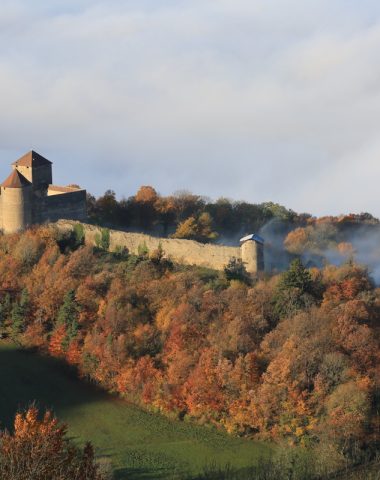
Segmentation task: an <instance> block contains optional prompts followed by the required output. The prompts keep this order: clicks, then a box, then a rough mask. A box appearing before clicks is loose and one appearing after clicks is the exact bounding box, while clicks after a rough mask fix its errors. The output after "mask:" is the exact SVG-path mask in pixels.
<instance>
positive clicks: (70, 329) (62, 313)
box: [57, 290, 80, 348]
mask: <svg viewBox="0 0 380 480" xmlns="http://www.w3.org/2000/svg"><path fill="white" fill-rule="evenodd" d="M79 312H80V308H79V305H78V302H77V300H76V297H75V291H74V290H69V291H68V292H67V293H66V295H65V298H64V299H63V304H62V306H61V308H60V309H59V312H58V316H57V326H59V325H65V326H66V332H67V334H66V337H65V340H64V345H62V346H63V347H64V348H65V347H66V348H67V347H68V346H69V344H70V342H71V340H73V339H74V338H75V337H76V336H77V335H78V330H79V323H78V318H79Z"/></svg>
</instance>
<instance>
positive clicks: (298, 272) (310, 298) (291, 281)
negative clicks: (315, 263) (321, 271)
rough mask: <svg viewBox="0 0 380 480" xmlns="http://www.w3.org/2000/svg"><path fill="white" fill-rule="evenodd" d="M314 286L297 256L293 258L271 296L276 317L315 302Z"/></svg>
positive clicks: (287, 314)
mask: <svg viewBox="0 0 380 480" xmlns="http://www.w3.org/2000/svg"><path fill="white" fill-rule="evenodd" d="M315 292H316V286H315V285H314V282H313V279H312V278H311V275H310V272H309V271H308V270H307V269H306V268H305V267H304V265H303V263H302V262H301V260H300V259H299V258H297V259H295V260H293V262H292V263H291V264H290V267H289V270H287V271H286V272H284V273H283V274H282V277H281V280H280V282H279V284H278V286H277V291H276V293H275V295H274V298H273V304H274V311H275V313H276V315H277V317H278V318H281V317H286V316H289V315H292V314H294V313H295V312H296V311H298V310H301V309H305V308H308V307H310V306H311V305H313V304H315V300H316V299H315Z"/></svg>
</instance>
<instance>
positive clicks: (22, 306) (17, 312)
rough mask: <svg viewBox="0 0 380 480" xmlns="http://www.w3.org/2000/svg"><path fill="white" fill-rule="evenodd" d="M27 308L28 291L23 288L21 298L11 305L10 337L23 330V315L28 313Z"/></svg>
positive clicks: (15, 336) (14, 336)
mask: <svg viewBox="0 0 380 480" xmlns="http://www.w3.org/2000/svg"><path fill="white" fill-rule="evenodd" d="M28 310H29V293H28V291H27V290H26V289H24V290H23V291H22V293H21V298H20V300H19V301H18V302H16V303H15V304H14V305H13V308H12V313H11V320H12V323H11V335H12V338H17V336H18V335H19V334H20V333H21V332H22V331H23V328H24V323H25V317H26V316H27V315H28Z"/></svg>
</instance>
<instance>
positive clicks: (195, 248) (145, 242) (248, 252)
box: [55, 220, 264, 274]
mask: <svg viewBox="0 0 380 480" xmlns="http://www.w3.org/2000/svg"><path fill="white" fill-rule="evenodd" d="M76 223H78V222H72V221H65V220H60V221H59V222H57V223H56V224H55V225H56V226H57V228H58V229H59V230H60V231H62V232H65V231H66V232H67V231H70V230H74V227H75V225H76ZM82 226H83V228H84V232H85V243H86V245H94V246H95V245H96V237H97V236H98V237H99V236H100V235H101V230H102V229H101V228H100V227H96V226H93V225H88V224H83V223H82ZM109 232H110V250H111V251H116V250H117V249H118V248H120V247H122V248H126V249H128V251H129V252H130V253H133V254H138V253H139V247H140V248H141V247H146V248H147V249H148V250H149V251H150V252H152V251H154V250H156V249H158V248H159V247H160V246H161V248H162V249H163V251H164V253H165V256H166V257H170V258H171V259H172V260H173V261H175V262H177V263H180V264H185V265H198V266H202V267H209V268H213V269H215V270H223V269H224V267H225V266H226V265H227V264H228V263H229V262H230V260H231V259H232V258H236V259H241V260H242V261H243V262H244V264H245V267H246V270H247V271H248V272H249V273H252V274H255V273H257V272H260V271H263V270H264V240H263V239H262V238H261V237H259V236H258V235H248V236H247V237H244V238H242V239H241V246H240V247H239V246H238V247H229V246H223V245H213V244H209V243H206V244H203V243H198V242H195V241H193V240H178V239H169V238H157V237H151V236H150V235H144V234H141V233H127V232H121V231H118V230H109Z"/></svg>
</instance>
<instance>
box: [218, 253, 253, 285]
mask: <svg viewBox="0 0 380 480" xmlns="http://www.w3.org/2000/svg"><path fill="white" fill-rule="evenodd" d="M224 274H225V276H226V278H227V280H229V281H230V280H240V281H241V282H244V283H250V282H251V278H250V276H249V274H248V272H247V270H246V268H245V266H244V263H243V261H242V260H241V259H240V258H231V260H230V261H229V262H228V264H227V265H226V266H225V267H224Z"/></svg>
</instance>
